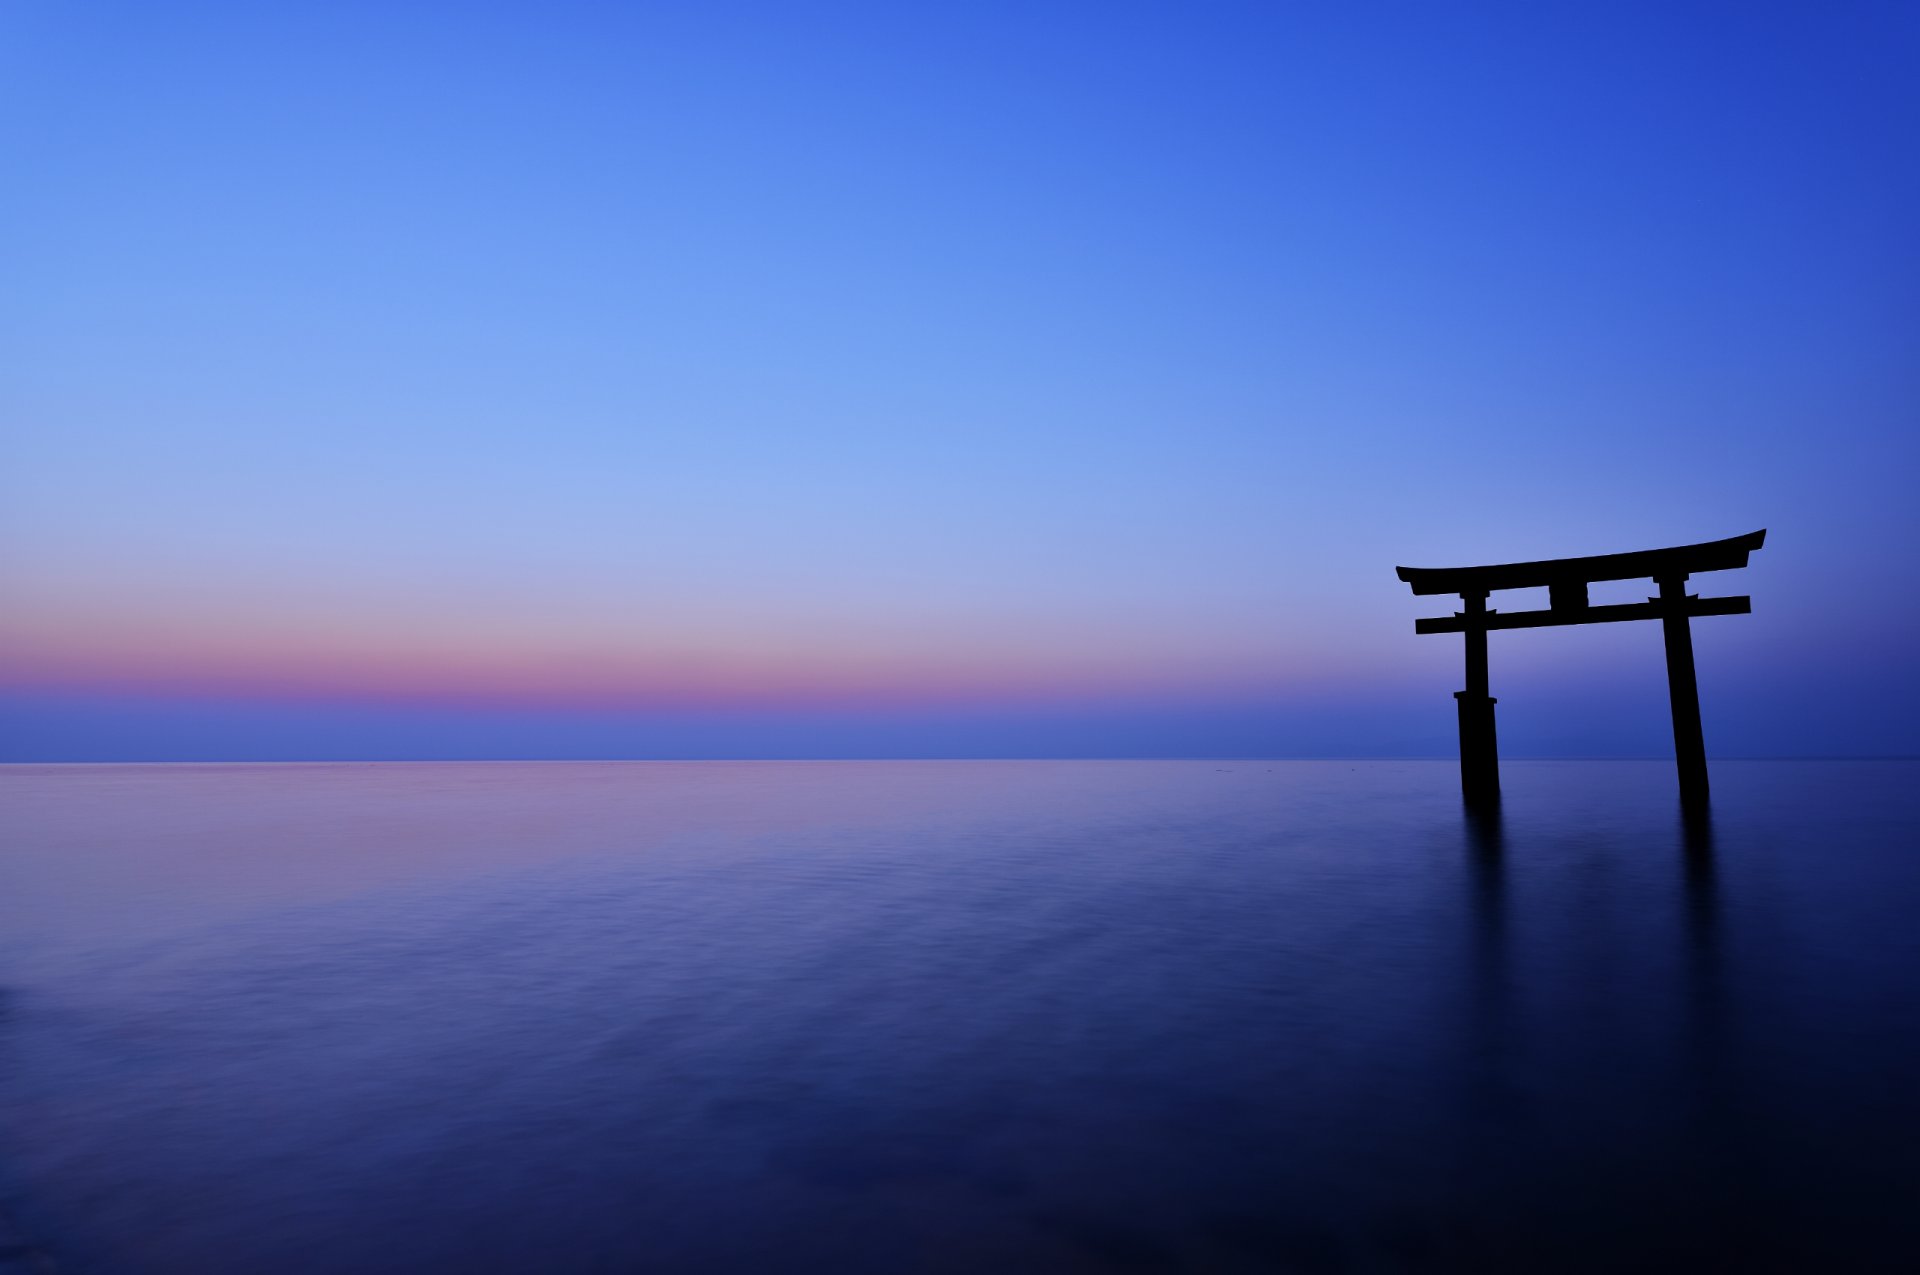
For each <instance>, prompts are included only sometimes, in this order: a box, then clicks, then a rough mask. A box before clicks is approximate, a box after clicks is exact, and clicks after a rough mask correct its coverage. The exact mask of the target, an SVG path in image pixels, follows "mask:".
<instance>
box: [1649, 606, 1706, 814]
mask: <svg viewBox="0 0 1920 1275" xmlns="http://www.w3.org/2000/svg"><path fill="white" fill-rule="evenodd" d="M1686 581H1687V578H1686V576H1684V575H1670V576H1662V577H1660V580H1659V585H1660V597H1659V598H1658V599H1651V598H1650V599H1648V601H1656V600H1657V601H1658V602H1659V604H1660V628H1661V630H1662V631H1663V632H1664V634H1665V635H1666V639H1667V698H1668V699H1669V700H1670V701H1671V702H1672V704H1673V761H1674V765H1675V766H1676V767H1677V768H1678V769H1679V771H1680V797H1681V800H1683V801H1688V802H1699V801H1705V800H1706V797H1707V744H1706V737H1705V735H1704V734H1703V733H1702V731H1701V729H1700V684H1699V682H1698V681H1696V680H1695V678H1694V675H1693V626H1692V623H1691V622H1690V621H1689V620H1688V618H1687V603H1688V602H1690V601H1692V600H1693V599H1691V598H1689V597H1688V596H1687V584H1686Z"/></svg>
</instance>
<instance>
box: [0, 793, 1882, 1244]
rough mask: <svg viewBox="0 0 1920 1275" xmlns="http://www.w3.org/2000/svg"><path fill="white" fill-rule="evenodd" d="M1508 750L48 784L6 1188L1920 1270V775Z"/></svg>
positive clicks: (455, 1234)
mask: <svg viewBox="0 0 1920 1275" xmlns="http://www.w3.org/2000/svg"><path fill="white" fill-rule="evenodd" d="M1505 779H1506V784H1507V799H1506V803H1505V809H1504V812H1503V814H1502V816H1501V817H1500V818H1499V819H1498V820H1497V821H1491V822H1485V823H1480V824H1475V823H1473V822H1470V821H1468V820H1466V819H1465V818H1463V816H1462V813H1461V810H1460V805H1459V801H1458V796H1457V787H1456V782H1457V781H1456V772H1455V770H1454V767H1453V766H1452V765H1451V764H1449V763H1438V762H1436V763H1424V762H1417V763H1388V762H1354V763H1347V762H1098V763H1094V762H1085V763H1081V762H1005V763H1002V762H925V763H919V762H912V763H767V764H759V763H633V764H604V765H603V764H568V763H563V764H468V765H310V766H306V765H303V766H267V765H257V766H70V767H69V766H12V767H5V768H0V833H3V834H4V852H3V857H0V1212H4V1213H5V1214H7V1215H9V1216H10V1217H11V1218H12V1219H13V1222H14V1223H15V1224H16V1225H17V1226H18V1228H19V1229H20V1230H21V1231H22V1232H23V1233H24V1234H25V1236H26V1237H27V1239H28V1240H29V1241H30V1242H31V1243H33V1244H36V1245H39V1246H43V1247H44V1249H45V1250H46V1251H47V1252H48V1253H49V1254H51V1256H52V1257H53V1258H54V1259H55V1260H57V1262H58V1264H59V1265H58V1269H59V1270H61V1271H63V1272H79V1273H86V1272H103V1273H119V1272H126V1273H128V1275H135V1273H139V1272H196V1273H199V1272H215V1273H225V1272H234V1273H235V1275H266V1273H269V1272H271V1273H275V1275H298V1273H303V1272H328V1273H332V1272H341V1273H347V1272H352V1273H355V1275H361V1273H385V1272H440V1271H448V1272H471V1273H474V1275H487V1273H491V1272H502V1273H505V1272H514V1273H522V1272H556V1273H564V1272H575V1271H582V1272H586V1271H606V1272H667V1273H672V1272H730V1273H731V1272H742V1273H746V1272H752V1273H754V1275H761V1273H767V1272H774V1273H777V1272H789V1271H792V1272H814V1271H819V1272H833V1273H841V1272H845V1273H847V1275H863V1273H869V1272H871V1273H876V1275H893V1273H895V1272H922V1271H924V1272H966V1273H974V1272H982V1273H987V1272H1109V1271H1111V1272H1160V1271H1200V1272H1216V1271H1218V1272H1235V1271H1247V1272H1256V1271H1282V1272H1292V1271H1299V1272H1347V1271H1351V1272H1376V1271H1378V1272H1393V1271H1445V1272H1452V1271H1459V1272H1486V1271H1526V1272H1556V1271H1589V1270H1590V1271H1607V1272H1623V1271H1648V1270H1722V1271H1737V1272H1753V1271H1793V1272H1866V1271H1881V1270H1885V1271H1901V1272H1911V1271H1914V1270H1916V1269H1920V837H1917V836H1916V833H1920V764H1916V763H1907V762H1861V763H1849V762H1811V763H1802V762H1719V763H1715V766H1714V781H1715V785H1716V787H1715V795H1714V808H1713V818H1712V822H1711V824H1710V825H1702V824H1697V823H1696V824H1694V825H1692V826H1687V825H1685V824H1683V822H1682V820H1681V819H1680V817H1679V813H1678V810H1677V806H1676V801H1675V796H1674V779H1673V774H1672V769H1671V766H1670V765H1669V764H1665V763H1654V762H1644V763H1642V762H1536V763H1525V762H1520V763H1509V764H1508V765H1507V766H1506V768H1505ZM4 1266H5V1263H4V1261H3V1260H0V1268H3V1267H4Z"/></svg>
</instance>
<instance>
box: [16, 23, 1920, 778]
mask: <svg viewBox="0 0 1920 1275" xmlns="http://www.w3.org/2000/svg"><path fill="white" fill-rule="evenodd" d="M0 24H4V31H3V32H0V50H3V51H0V86H3V87H0V96H3V97H4V101H5V106H6V109H5V110H4V111H0V154H4V156H5V161H6V171H9V172H14V173H26V174H31V180H29V181H27V182H24V183H20V184H18V185H17V186H16V188H15V189H14V190H12V191H11V192H10V193H9V194H8V195H7V197H6V198H5V200H4V202H3V203H0V232H4V233H0V268H3V269H4V276H5V278H6V279H7V280H8V283H7V286H6V288H5V289H4V290H0V348H3V349H5V350H6V351H7V357H6V359H5V361H4V365H0V410H3V412H4V415H3V417H0V425H3V427H4V440H3V441H0V447H3V448H4V454H3V459H4V471H3V476H0V501H3V504H0V594H3V596H4V609H3V610H0V758H4V759H9V760H65V759H72V760H118V759H125V760H132V759H170V760H171V759H185V760H194V759H205V760H214V759H248V758H261V759H267V758H273V759H285V758H306V757H313V758H336V757H344V758H360V757H364V758H382V757H472V756H481V757H575V756H580V757H599V756H611V757H624V756H634V757H652V756H955V755H961V756H978V755H1014V756H1024V755H1084V756H1109V755H1119V756H1143V755H1144V756H1178V755H1270V756H1302V755H1340V756H1373V755H1396V756H1406V755H1446V754H1447V753H1449V752H1450V750H1451V748H1452V738H1451V731H1452V722H1451V713H1452V708H1453V704H1452V700H1451V698H1450V697H1449V692H1451V691H1452V690H1453V689H1455V688H1456V687H1457V685H1458V679H1459V676H1460V674H1459V667H1458V666H1459V650H1458V646H1459V643H1458V640H1457V639H1453V638H1438V637H1434V638H1416V637H1415V636H1414V634H1413V632H1412V621H1413V618H1414V617H1415V616H1417V615H1421V614H1430V613H1438V612H1441V611H1444V610H1446V609H1447V608H1446V606H1445V604H1444V602H1442V603H1439V604H1436V603H1435V602H1434V601H1433V600H1416V599H1414V598H1412V597H1411V596H1410V594H1408V592H1407V591H1406V589H1405V587H1404V586H1402V585H1400V584H1398V583H1397V582H1396V581H1395V580H1394V578H1393V573H1392V568H1393V567H1394V566H1395V565H1396V564H1400V563H1406V564H1410V565H1454V564H1460V563H1469V562H1482V561H1500V560H1505V559H1511V558H1525V557H1539V556H1550V555H1556V554H1571V553H1591V552H1606V551H1612V550H1624V549H1635V548H1643V547H1652V546H1656V545H1662V544H1674V543H1684V542H1689V541H1694V540H1703V539H1713V538H1718V537H1721V536H1727V535H1733V534H1737V533H1741V532H1745V531H1749V530H1752V529H1754V528H1757V527H1762V526H1765V527H1768V528H1769V529H1770V535H1769V542H1768V546H1767V548H1766V549H1764V550H1763V551H1762V552H1761V553H1760V554H1759V555H1757V556H1756V557H1755V559H1754V565H1753V567H1752V568H1751V569H1749V570H1748V571H1746V572H1738V573H1728V574H1725V575H1721V576H1707V577H1701V578H1699V579H1698V580H1697V581H1696V585H1695V587H1696V588H1698V589H1699V590H1700V591H1702V592H1717V593H1741V592H1750V593H1751V594H1752V595H1753V596H1754V598H1755V610H1754V614H1753V615H1752V616H1751V617H1745V618H1729V619H1719V620H1706V621H1702V622H1700V623H1698V624H1697V625H1696V633H1697V639H1696V640H1697V644H1698V647H1699V655H1700V667H1701V682H1702V693H1703V698H1704V707H1705V711H1706V719H1707V732H1708V744H1709V749H1710V751H1712V752H1715V753H1717V754H1736V755H1782V754H1814V755H1819V754H1849V755H1860V754H1885V753H1902V754H1914V753H1920V727H1917V726H1916V724H1915V723H1916V721H1920V677H1917V676H1916V674H1915V672H1914V661H1913V658H1912V655H1911V652H1912V650H1913V649H1914V648H1915V646H1916V644H1920V600H1917V599H1920V590H1916V588H1915V586H1916V584H1917V583H1920V580H1917V579H1916V577H1920V572H1917V571H1916V569H1915V566H1914V550H1915V547H1916V545H1920V515H1917V514H1916V512H1915V510H1916V507H1917V505H1920V502H1916V501H1915V500H1914V499H1913V497H1912V492H1911V488H1912V485H1913V481H1914V475H1915V474H1916V473H1920V464H1916V461H1920V455H1916V453H1917V452H1920V358H1916V353H1920V340H1917V339H1916V338H1920V236H1916V235H1915V234H1914V233H1913V228H1914V227H1915V226H1916V225H1920V154H1916V150H1917V149H1920V148H1917V147H1916V143H1915V140H1914V139H1915V138H1916V137H1920V88H1916V86H1917V85H1920V18H1916V16H1915V10H1914V9H1913V8H1912V7H1911V6H1904V5H1893V4H1886V5H1877V4H1859V5H1848V4H1842V5H1824V6H1804V5H1786V4H1782V5H1765V4H1762V5H1745V6H1726V7H1707V6H1671V5H1647V6H1632V5H1606V6H1591V7H1589V8H1586V9H1579V8H1573V7H1562V6H1555V7H1553V11H1552V12H1547V11H1545V10H1544V9H1537V8H1536V9H1528V8H1521V9H1509V8H1501V9H1495V8H1492V7H1488V8H1484V9H1478V10H1466V9H1459V8H1452V7H1449V8H1446V9H1445V10H1440V9H1435V8H1433V7H1431V6H1416V5H1406V6H1381V7H1367V6H1344V5H1343V6H1334V5H1328V6H1271V5H1255V4H1245V5H1235V4H1200V5H1184V6H1177V7H1176V6H1151V7H1149V6H1126V5H1110V4H1101V5H1093V4H1085V5H1076V4H1050V5H995V4H986V5H968V6H956V7H953V8H951V9H950V10H936V9H931V8H929V7H927V6H899V5H892V6H888V5H833V4H824V5H811V4H800V5H788V4H780V5H774V4H763V5H753V4H743V5H729V4H724V3H719V4H716V3H701V4H686V5H674V4H667V5H649V6H636V7H634V8H633V9H631V10H628V9H626V8H624V7H617V6H606V5H599V4H584V3H581V4H573V3H556V4H542V5H534V4H487V3H481V4H459V5H454V4H432V3H422V4H410V5H404V6H396V5H376V4H357V3H347V4H339V3H328V4H320V3H286V4H275V5H270V6H261V5H247V4H239V3H191V2H187V3H182V4H178V5H173V4H169V5H165V6H152V5H136V4H113V3H103V4H95V5H89V6H84V7H81V6H73V5H67V4H58V3H53V2H51V0H25V2H24V3H21V4H18V5H14V6H9V8H8V10H7V12H6V14H5V15H4V17H0ZM1638 588H1639V586H1636V585H1631V584H1629V585H1623V586H1621V589H1622V590H1624V592H1621V594H1620V596H1621V597H1622V598H1623V599H1624V598H1627V597H1632V596H1643V595H1644V594H1643V591H1642V592H1641V593H1638V594H1636V592H1635V590H1636V589H1638ZM1599 592H1600V591H1599V590H1596V595H1597V596H1598V594H1599ZM1611 596H1612V595H1611V594H1608V595H1607V598H1608V599H1611ZM1498 605H1502V606H1505V607H1507V608H1508V609H1514V608H1516V607H1518V606H1520V605H1524V603H1523V602H1522V601H1521V600H1519V599H1502V600H1501V601H1500V602H1499V603H1498ZM1493 676H1494V690H1495V693H1496V694H1498V695H1499V696H1500V697H1501V710H1500V711H1501V714H1502V718H1501V734H1502V743H1503V746H1504V748H1505V750H1506V751H1507V752H1508V753H1509V754H1510V755H1516V756H1518V755H1583V756H1591V755H1649V754H1658V753H1661V752H1663V751H1665V750H1666V749H1667V748H1668V747H1669V739H1668V736H1667V733H1666V732H1667V723H1666V712H1665V689H1664V680H1663V679H1664V669H1663V665H1662V663H1661V658H1660V651H1659V634H1658V631H1657V629H1656V628H1655V627H1654V626H1652V625H1616V626H1595V627H1594V628H1592V629H1586V630H1558V631H1539V632H1523V633H1518V634H1501V635H1496V638H1495V640H1494V652H1493Z"/></svg>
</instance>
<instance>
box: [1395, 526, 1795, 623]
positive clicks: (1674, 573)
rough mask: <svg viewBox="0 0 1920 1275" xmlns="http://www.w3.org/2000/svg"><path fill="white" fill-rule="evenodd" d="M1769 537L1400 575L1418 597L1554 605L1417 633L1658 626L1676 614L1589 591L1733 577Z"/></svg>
mask: <svg viewBox="0 0 1920 1275" xmlns="http://www.w3.org/2000/svg"><path fill="white" fill-rule="evenodd" d="M1766 538H1767V533H1766V530H1765V528H1762V529H1761V530H1759V531H1750V532H1748V533H1747V534H1746V535H1744V536H1733V537H1730V538H1728V539H1726V540H1709V541H1707V542H1706V543H1705V544H1697V545H1676V546H1674V547H1673V548H1671V549H1642V550H1641V551H1639V552H1638V553H1600V554H1594V555H1592V556H1591V557H1586V558H1548V559H1545V560H1543V561H1539V562H1503V563H1499V564H1497V565H1494V566H1487V567H1396V568H1394V570H1395V571H1396V572H1397V573H1398V574H1399V576H1400V578H1401V579H1402V580H1404V581H1405V582H1406V583H1407V584H1409V585H1411V586H1413V591H1414V592H1415V593H1416V594H1427V593H1457V594H1459V595H1460V596H1461V597H1463V598H1468V599H1472V598H1484V597H1486V595H1487V594H1489V593H1492V592H1495V591H1497V590H1500V589H1536V588H1539V587H1540V586H1542V585H1545V586H1546V588H1547V592H1548V596H1549V598H1550V600H1551V607H1550V609H1548V610H1545V611H1514V612H1509V613H1507V614H1505V615H1502V614H1501V613H1500V612H1498V611H1491V610H1490V611H1488V612H1487V613H1486V614H1485V616H1484V618H1482V619H1478V620H1471V621H1470V619H1469V617H1468V616H1466V615H1453V616H1444V617H1437V618H1433V619H1425V620H1415V621H1414V625H1413V631H1414V632H1415V633H1460V632H1464V631H1465V630H1466V629H1468V628H1487V629H1533V628H1544V627H1547V626H1549V625H1556V624H1604V623H1609V622H1612V621H1615V620H1657V619H1661V618H1662V617H1664V616H1666V615H1668V614H1670V613H1671V612H1670V609H1669V607H1668V606H1666V605H1663V604H1661V603H1656V602H1646V603H1639V602H1634V603H1628V604H1626V605H1624V606H1599V607H1596V606H1589V605H1588V604H1587V585H1588V584H1589V583H1591V582H1593V581H1595V580H1676V581H1677V580H1685V579H1686V578H1687V577H1688V576H1689V575H1693V574H1695V573H1696V572H1701V571H1730V570H1733V569H1735V568H1738V567H1744V566H1746V565H1747V555H1748V554H1750V553H1752V552H1753V551H1754V550H1755V549H1758V548H1759V547H1760V546H1761V545H1762V544H1763V543H1764V542H1765V541H1766ZM1681 605H1682V606H1683V609H1684V610H1685V612H1686V614H1687V615H1690V616H1700V615H1744V614H1746V613H1747V612H1748V611H1750V610H1751V609H1752V603H1751V601H1750V600H1749V599H1747V598H1687V599H1685V600H1684V603H1683V604H1681Z"/></svg>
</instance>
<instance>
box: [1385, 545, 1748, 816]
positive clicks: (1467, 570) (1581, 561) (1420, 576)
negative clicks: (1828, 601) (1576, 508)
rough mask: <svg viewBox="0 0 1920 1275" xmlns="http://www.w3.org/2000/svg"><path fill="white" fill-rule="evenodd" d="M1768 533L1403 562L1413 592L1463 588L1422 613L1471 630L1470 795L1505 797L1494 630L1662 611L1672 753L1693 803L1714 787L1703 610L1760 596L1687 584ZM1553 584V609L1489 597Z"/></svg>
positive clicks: (1463, 734) (1734, 606)
mask: <svg viewBox="0 0 1920 1275" xmlns="http://www.w3.org/2000/svg"><path fill="white" fill-rule="evenodd" d="M1766 538H1767V533H1766V530H1765V529H1764V528H1762V529H1761V530H1759V531H1755V532H1750V533H1748V534H1747V535H1744V536H1735V537H1733V538H1732V539H1730V540H1712V541H1709V542H1707V543H1706V544H1699V545H1680V546H1677V547H1675V548H1672V549H1647V550H1643V551H1642V552H1640V553H1603V554H1598V555H1595V556H1593V557H1590V558H1553V559H1549V560H1547V561H1544V562H1508V563H1503V564H1501V565H1499V566H1492V567H1396V568H1395V570H1396V571H1397V572H1398V573H1399V575H1400V578H1401V579H1402V580H1404V581H1406V582H1407V583H1408V584H1410V585H1412V586H1413V591H1414V593H1415V594H1416V595H1417V594H1427V593H1458V594H1459V595H1460V600H1461V601H1462V602H1463V603H1464V604H1465V605H1466V610H1464V611H1456V612H1454V613H1453V614H1452V615H1451V616H1447V617H1441V618H1435V619H1429V620H1415V621H1414V622H1413V631H1414V632H1415V633H1464V634H1466V645H1467V689H1466V690H1464V691H1455V692H1454V693H1453V697H1454V698H1455V699H1456V700H1458V701H1459V702H1460V789H1461V791H1462V792H1463V793H1464V794H1465V795H1466V798H1467V800H1468V801H1470V802H1476V803H1477V802H1487V801H1497V800H1499V797H1500V750H1499V746H1498V744H1497V742H1496V740H1495V736H1494V728H1493V706H1494V703H1495V700H1494V698H1493V696H1491V695H1489V694H1487V632H1488V630H1490V629H1534V628H1541V627H1543V626H1546V625H1553V624H1604V623H1607V622H1609V621H1612V620H1658V621H1660V627H1661V628H1662V629H1664V630H1665V631H1666V639H1667V693H1668V695H1669V697H1670V698H1671V699H1672V701H1673V752H1674V760H1675V762H1676V763H1677V764H1678V766H1679V768H1680V796H1681V799H1682V800H1683V801H1686V802H1689V803H1692V802H1697V801H1703V800H1705V798H1706V795H1707V751H1706V744H1705V742H1704V741H1703V740H1702V738H1701V734H1700V687H1699V684H1698V683H1697V682H1695V680H1694V676H1693V631H1692V629H1691V627H1690V626H1689V624H1688V621H1689V620H1691V619H1692V618H1693V617H1694V616H1696V615H1745V614H1747V613H1748V612H1749V611H1751V610H1752V609H1753V600H1752V599H1751V598H1701V597H1697V596H1695V595H1693V594H1690V593H1688V592H1687V591H1686V579H1687V577H1688V576H1689V575H1691V574H1693V573H1694V572H1696V571H1726V570H1730V569H1732V568H1736V567H1744V566H1746V565H1747V555H1748V554H1749V553H1751V552H1753V551H1754V550H1755V549H1758V548H1759V547H1760V545H1761V543H1762V542H1764V541H1765V540H1766ZM1642 578H1647V579H1651V580H1653V581H1654V582H1655V583H1657V584H1658V585H1659V586H1660V596H1659V597H1657V598H1648V599H1647V600H1646V601H1645V602H1629V603H1626V604H1624V605H1621V606H1598V607H1597V606H1589V605H1588V604H1587V585H1588V584H1589V583H1591V582H1592V581H1595V580H1638V579H1642ZM1541 585H1545V586H1546V589H1547V597H1548V608H1547V609H1546V610H1545V611H1513V612H1509V613H1507V614H1505V615H1502V614H1501V613H1500V612H1498V611H1495V610H1492V609H1490V608H1489V607H1488V606H1487V594H1489V593H1491V592H1493V591H1495V590H1499V589H1531V588H1538V587H1540V586H1541Z"/></svg>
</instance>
